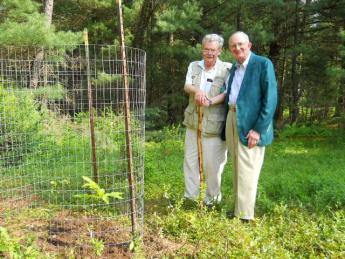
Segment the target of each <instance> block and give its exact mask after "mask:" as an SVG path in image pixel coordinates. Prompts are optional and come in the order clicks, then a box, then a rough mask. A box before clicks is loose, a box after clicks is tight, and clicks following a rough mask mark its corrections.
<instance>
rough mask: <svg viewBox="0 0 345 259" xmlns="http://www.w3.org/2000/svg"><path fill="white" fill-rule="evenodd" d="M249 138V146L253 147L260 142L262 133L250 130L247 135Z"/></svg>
mask: <svg viewBox="0 0 345 259" xmlns="http://www.w3.org/2000/svg"><path fill="white" fill-rule="evenodd" d="M247 139H248V148H253V147H255V146H256V145H257V144H258V143H259V140H260V133H258V132H256V131H254V130H250V131H249V133H248V135H247Z"/></svg>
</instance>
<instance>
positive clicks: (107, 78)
mask: <svg viewBox="0 0 345 259" xmlns="http://www.w3.org/2000/svg"><path fill="white" fill-rule="evenodd" d="M121 79H122V76H121V75H118V74H112V75H110V74H107V73H105V72H98V74H97V78H95V79H93V80H92V81H93V82H94V83H95V84H96V86H97V85H104V84H110V83H114V82H116V81H119V80H121Z"/></svg>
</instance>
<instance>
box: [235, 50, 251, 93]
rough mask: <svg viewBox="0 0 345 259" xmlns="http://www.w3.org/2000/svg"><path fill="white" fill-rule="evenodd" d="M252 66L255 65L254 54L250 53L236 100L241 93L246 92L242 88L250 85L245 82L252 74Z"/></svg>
mask: <svg viewBox="0 0 345 259" xmlns="http://www.w3.org/2000/svg"><path fill="white" fill-rule="evenodd" d="M254 64H255V54H254V53H253V52H252V53H251V55H250V58H249V61H248V64H247V68H246V72H245V73H244V76H243V80H242V84H241V88H240V92H239V93H238V97H237V98H240V97H241V95H242V94H243V92H244V91H246V90H245V89H244V88H246V87H248V85H250V82H247V81H248V78H249V75H250V74H251V73H252V70H253V67H254Z"/></svg>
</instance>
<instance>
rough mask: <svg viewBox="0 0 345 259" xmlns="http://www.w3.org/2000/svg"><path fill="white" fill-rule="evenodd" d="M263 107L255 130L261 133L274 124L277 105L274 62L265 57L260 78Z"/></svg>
mask: <svg viewBox="0 0 345 259" xmlns="http://www.w3.org/2000/svg"><path fill="white" fill-rule="evenodd" d="M260 86H261V109H260V112H259V116H258V119H257V121H256V124H255V126H254V130H255V131H257V132H259V133H260V134H264V133H265V132H267V131H268V130H269V128H270V126H272V125H271V124H272V121H273V116H274V113H275V110H276V106H277V95H278V93H277V80H276V77H275V73H274V67H273V64H272V62H271V61H270V60H269V59H267V58H265V60H264V62H263V69H262V72H261V78H260Z"/></svg>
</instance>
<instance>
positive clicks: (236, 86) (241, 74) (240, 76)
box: [227, 52, 252, 104]
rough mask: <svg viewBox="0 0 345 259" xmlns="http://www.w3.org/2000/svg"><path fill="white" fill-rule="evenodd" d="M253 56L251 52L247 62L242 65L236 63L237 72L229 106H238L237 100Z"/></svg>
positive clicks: (233, 81) (232, 85)
mask: <svg viewBox="0 0 345 259" xmlns="http://www.w3.org/2000/svg"><path fill="white" fill-rule="evenodd" d="M251 54H252V53H251V52H249V55H248V57H247V58H246V60H245V61H244V62H243V63H242V64H240V63H238V62H236V63H235V66H236V70H235V74H234V78H233V80H232V84H231V91H230V96H229V104H236V100H237V97H238V94H239V92H240V89H241V85H242V81H243V77H244V73H245V72H246V69H247V65H248V62H249V59H250V56H251ZM227 87H228V86H227Z"/></svg>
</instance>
